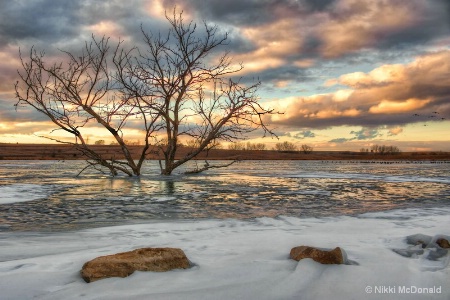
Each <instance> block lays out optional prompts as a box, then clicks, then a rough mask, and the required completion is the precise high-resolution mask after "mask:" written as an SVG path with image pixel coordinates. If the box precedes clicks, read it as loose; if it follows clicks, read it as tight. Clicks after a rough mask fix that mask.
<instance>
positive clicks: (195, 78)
mask: <svg viewBox="0 0 450 300" xmlns="http://www.w3.org/2000/svg"><path fill="white" fill-rule="evenodd" d="M166 19H167V20H168V22H169V23H170V26H171V29H170V30H169V32H168V33H167V34H162V33H156V34H153V33H148V32H146V31H145V30H144V29H143V28H141V31H142V34H143V36H144V41H145V48H146V49H145V51H141V50H140V49H138V48H132V49H125V48H124V47H122V42H119V43H118V44H117V47H115V50H114V51H110V48H109V45H108V38H102V39H101V40H96V39H95V38H94V37H93V39H92V42H90V43H86V46H85V48H84V50H83V52H82V54H81V55H74V54H71V53H69V52H65V54H66V55H67V62H66V63H55V64H48V63H47V62H44V54H43V53H38V52H37V51H35V49H31V52H30V55H29V59H28V60H25V59H23V58H22V55H21V61H22V67H23V70H22V71H21V72H19V76H20V81H19V82H17V84H16V86H15V87H16V95H17V98H18V99H19V100H18V103H17V105H18V106H19V105H22V104H25V105H30V106H32V107H33V108H35V109H36V110H38V111H40V112H41V113H43V114H45V115H46V116H47V117H49V118H50V120H51V121H52V122H53V123H54V124H55V125H56V126H57V129H61V130H64V131H66V132H68V133H70V134H72V135H74V136H75V138H76V139H75V142H66V141H61V140H58V141H59V142H64V143H69V144H72V145H74V146H76V147H77V148H78V149H79V150H81V151H82V152H83V153H84V154H85V155H86V156H87V157H88V159H89V160H88V163H89V166H93V167H98V166H100V167H105V168H107V169H108V170H109V171H110V173H111V174H113V175H116V174H118V172H120V171H121V172H123V173H125V174H127V175H129V176H133V175H140V172H141V167H142V163H143V162H144V160H145V158H146V155H147V154H149V153H150V152H152V153H153V152H154V151H153V150H150V149H151V146H152V145H153V146H156V147H158V148H159V153H162V159H160V167H161V174H164V175H170V174H171V173H172V172H173V170H174V169H176V168H177V167H179V166H181V165H182V164H184V163H186V162H187V161H189V160H191V159H193V158H195V157H196V156H197V155H198V154H200V153H201V152H202V151H208V150H209V149H211V148H213V147H215V146H217V145H218V144H219V141H220V140H223V141H228V142H230V141H231V142H232V141H235V140H237V139H240V138H243V137H245V134H247V133H249V132H252V131H254V130H256V129H258V128H259V129H262V130H263V132H264V135H266V134H270V135H273V132H272V131H271V130H270V129H269V128H268V127H267V126H266V124H265V123H264V120H263V118H264V116H265V115H268V114H272V113H274V112H273V110H271V109H266V108H264V107H262V106H261V105H260V104H259V103H258V100H259V99H258V97H257V96H256V91H257V88H258V87H259V85H260V82H255V83H252V84H249V85H245V84H242V83H241V80H240V79H232V78H228V77H230V76H233V75H236V74H235V73H237V72H239V71H240V70H242V65H237V66H235V65H233V64H232V63H231V60H230V58H229V56H228V53H225V54H223V55H221V56H219V57H216V56H215V54H216V53H217V52H216V49H217V48H219V47H220V46H223V45H226V40H227V34H224V35H223V36H220V35H219V34H218V28H217V26H211V25H208V24H207V23H204V24H203V26H200V27H202V30H198V28H197V24H195V23H193V22H190V23H186V22H185V21H184V20H183V14H182V13H180V14H177V13H176V12H175V10H174V12H173V15H172V16H168V15H167V14H166ZM198 31H201V32H200V33H199V32H198ZM111 52H112V53H111ZM111 62H112V63H111ZM131 120H133V121H134V122H136V120H138V121H139V122H140V125H141V129H142V132H143V146H142V150H141V151H140V155H139V157H137V161H135V160H134V159H136V158H133V157H132V155H131V153H130V151H129V147H128V146H129V145H128V144H127V143H126V140H124V137H123V130H124V128H125V125H126V124H127V123H129V122H131ZM90 123H98V124H100V126H102V127H103V128H105V129H106V130H107V131H108V132H109V133H110V134H111V135H112V136H113V138H114V140H115V142H116V143H117V144H119V145H120V146H121V149H122V154H123V155H122V156H123V157H122V158H121V159H116V158H106V157H103V156H102V155H100V154H99V153H97V152H95V151H94V150H93V149H92V147H90V146H89V145H88V143H87V142H86V139H85V137H86V134H85V133H83V132H86V130H85V129H86V127H87V126H88V125H89V124H90ZM83 130H84V131H83ZM183 136H185V137H188V138H190V139H193V140H194V141H195V143H194V145H196V147H194V148H192V149H191V151H190V152H188V153H187V154H186V155H185V156H184V157H181V158H177V153H178V149H179V147H180V140H181V138H182V137H183ZM211 167H213V166H209V164H206V165H205V167H204V168H202V170H207V169H208V168H211ZM214 167H217V166H214Z"/></svg>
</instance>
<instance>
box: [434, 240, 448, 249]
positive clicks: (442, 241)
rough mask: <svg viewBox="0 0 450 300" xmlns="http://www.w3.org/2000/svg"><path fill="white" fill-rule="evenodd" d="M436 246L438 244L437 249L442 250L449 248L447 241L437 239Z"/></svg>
mask: <svg viewBox="0 0 450 300" xmlns="http://www.w3.org/2000/svg"><path fill="white" fill-rule="evenodd" d="M436 244H438V245H439V247H441V248H444V249H449V248H450V243H449V242H448V240H446V239H444V238H440V239H437V240H436Z"/></svg>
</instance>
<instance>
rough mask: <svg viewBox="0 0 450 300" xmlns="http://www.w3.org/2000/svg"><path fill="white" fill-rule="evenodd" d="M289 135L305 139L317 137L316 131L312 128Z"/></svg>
mask: <svg viewBox="0 0 450 300" xmlns="http://www.w3.org/2000/svg"><path fill="white" fill-rule="evenodd" d="M289 136H290V137H293V138H294V139H297V140H303V139H306V138H314V137H316V134H315V133H314V132H312V131H311V130H304V131H300V132H297V133H296V134H294V135H292V134H289Z"/></svg>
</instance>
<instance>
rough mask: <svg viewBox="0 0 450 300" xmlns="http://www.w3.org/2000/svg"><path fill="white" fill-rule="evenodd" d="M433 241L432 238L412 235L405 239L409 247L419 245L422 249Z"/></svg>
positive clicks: (423, 235)
mask: <svg viewBox="0 0 450 300" xmlns="http://www.w3.org/2000/svg"><path fill="white" fill-rule="evenodd" d="M432 240H433V237H432V236H429V235H425V234H420V233H418V234H413V235H409V236H407V237H406V243H407V244H409V245H413V246H415V245H421V246H422V248H425V247H426V246H427V245H428V244H430V243H431V241H432Z"/></svg>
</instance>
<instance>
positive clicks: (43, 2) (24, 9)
mask: <svg viewBox="0 0 450 300" xmlns="http://www.w3.org/2000/svg"><path fill="white" fill-rule="evenodd" d="M80 8H81V4H80V2H79V1H53V0H39V1H33V0H31V1H2V2H1V3H0V11H1V12H0V45H1V46H5V45H8V44H16V42H17V41H20V40H23V39H32V40H46V41H57V40H59V39H61V38H65V37H70V36H75V35H77V34H78V31H77V29H78V26H79V25H80V24H81V23H80V21H81V20H80V17H79V15H78V12H79V10H80Z"/></svg>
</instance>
